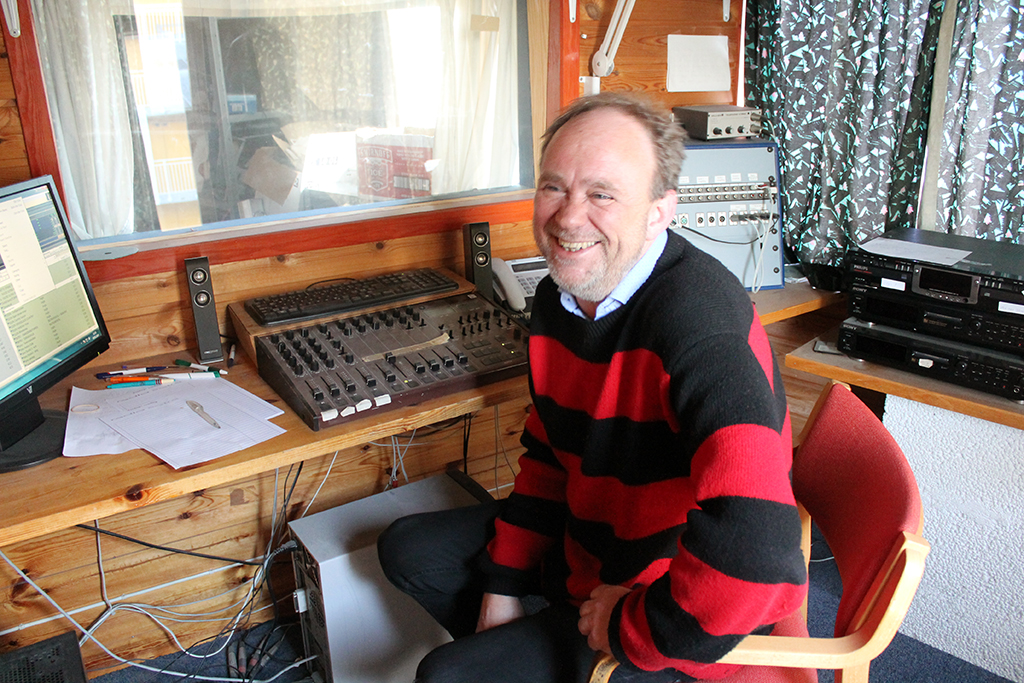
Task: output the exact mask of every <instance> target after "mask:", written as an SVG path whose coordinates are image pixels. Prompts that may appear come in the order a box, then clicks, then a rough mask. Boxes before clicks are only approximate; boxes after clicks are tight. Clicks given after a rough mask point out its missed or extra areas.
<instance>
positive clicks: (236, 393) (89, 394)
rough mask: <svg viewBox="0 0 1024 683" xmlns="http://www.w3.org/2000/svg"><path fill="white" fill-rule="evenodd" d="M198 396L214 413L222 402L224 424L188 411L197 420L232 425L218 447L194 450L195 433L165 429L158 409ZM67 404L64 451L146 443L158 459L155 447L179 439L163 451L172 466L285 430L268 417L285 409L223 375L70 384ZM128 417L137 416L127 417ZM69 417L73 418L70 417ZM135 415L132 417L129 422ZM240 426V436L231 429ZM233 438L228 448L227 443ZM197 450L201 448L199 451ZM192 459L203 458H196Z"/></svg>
mask: <svg viewBox="0 0 1024 683" xmlns="http://www.w3.org/2000/svg"><path fill="white" fill-rule="evenodd" d="M190 399H191V400H194V401H198V402H199V403H200V404H202V405H203V406H204V408H206V409H207V412H210V414H211V415H212V414H213V413H212V412H211V411H212V406H213V405H214V404H215V403H218V404H221V405H223V410H222V414H223V415H224V417H225V421H224V422H222V421H221V420H220V418H215V419H217V421H218V422H219V423H220V424H221V425H222V427H221V429H219V430H218V429H216V428H214V427H211V426H210V425H209V424H207V423H206V422H205V421H203V420H202V418H200V417H199V416H198V415H196V414H195V413H192V411H191V410H189V413H191V417H192V418H197V419H199V421H200V422H202V423H203V424H204V425H206V426H207V427H210V429H211V430H214V431H217V432H222V431H223V430H224V429H225V428H226V427H225V422H230V426H231V427H232V429H231V430H229V431H231V432H232V436H231V437H225V436H224V435H223V434H221V435H219V436H218V438H217V439H216V440H217V441H218V442H219V443H220V444H221V445H220V446H218V447H217V448H204V449H198V450H197V449H194V448H187V447H189V446H190V445H193V446H194V445H195V439H194V436H193V435H192V434H191V433H190V432H188V431H187V430H173V429H167V428H166V421H165V420H164V419H163V418H162V417H161V412H162V411H163V412H167V410H168V409H170V408H173V407H174V406H175V405H180V406H184V405H185V401H186V400H190ZM80 404H85V405H89V406H95V407H96V409H95V410H91V411H90V412H82V413H79V412H76V411H75V410H74V407H75V406H76V405H80ZM71 407H72V410H71V412H70V413H69V419H68V429H67V431H66V432H65V436H64V444H65V446H64V447H65V451H64V454H65V455H69V456H82V455H98V454H100V453H123V452H125V451H128V450H131V449H133V448H145V449H146V450H148V451H150V452H152V453H153V454H154V455H156V456H157V457H159V458H161V459H162V460H165V461H166V460H167V459H166V458H164V457H163V455H161V453H158V452H156V451H155V450H154V448H165V447H167V446H166V444H167V442H169V441H170V442H174V441H179V442H181V443H179V444H178V447H177V448H173V447H172V448H170V449H169V450H168V451H167V454H168V456H169V457H171V459H173V460H175V462H170V461H168V464H170V465H171V466H172V467H175V468H178V467H184V466H186V465H185V464H178V463H179V462H186V461H189V462H187V464H196V463H197V462H204V461H205V460H210V459H213V458H216V457H220V456H221V455H226V454H227V453H232V452H234V451H235V450H239V449H241V448H248V447H249V446H251V445H255V444H257V443H260V442H261V441H265V440H267V439H269V438H271V437H273V436H276V435H277V434H280V433H282V432H283V431H284V430H283V429H281V428H280V427H277V426H276V425H274V424H272V423H270V422H267V420H269V419H270V418H272V417H276V416H277V415H280V414H281V413H283V412H284V411H283V410H281V409H280V408H278V407H276V406H273V405H271V404H270V403H267V402H266V401H264V400H263V399H261V398H259V397H258V396H255V395H253V394H251V393H250V392H248V391H246V390H245V389H242V388H241V387H238V386H236V385H234V384H232V383H231V382H229V381H228V380H226V379H223V378H221V379H216V380H213V381H204V382H193V381H188V380H182V381H180V382H175V383H174V384H167V385H161V386H151V387H137V388H131V389H105V390H101V391H88V390H85V389H79V388H77V387H74V388H73V389H72V392H71ZM127 416H137V417H135V418H133V419H129V418H128V417H127ZM72 419H73V420H74V421H72ZM133 420H134V421H133ZM239 430H240V431H242V436H241V437H239V435H238V434H236V433H234V432H237V431H239ZM229 441H230V442H233V443H234V445H233V446H232V447H231V449H230V450H226V451H225V452H221V451H224V449H225V448H227V447H228V445H227V442H229ZM182 450H190V451H192V455H190V456H187V457H184V458H183V457H182V456H181V455H180V452H181V451H182ZM200 451H201V452H200ZM196 458H201V459H199V460H196Z"/></svg>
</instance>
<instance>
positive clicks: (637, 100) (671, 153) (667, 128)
mask: <svg viewBox="0 0 1024 683" xmlns="http://www.w3.org/2000/svg"><path fill="white" fill-rule="evenodd" d="M605 107H610V108H612V109H615V110H617V111H620V112H622V113H623V114H625V115H626V116H629V117H631V118H633V119H634V120H635V121H636V122H637V123H639V124H640V125H642V126H643V127H644V129H645V130H646V131H647V133H648V135H649V136H650V138H651V144H653V145H654V154H655V159H656V168H655V171H654V178H653V179H652V181H651V199H652V200H655V199H658V198H660V197H662V196H664V195H665V193H666V192H668V191H669V190H672V191H675V190H676V188H677V187H678V186H679V171H680V169H681V168H682V165H683V158H684V156H685V154H684V152H683V148H684V142H683V141H684V140H685V138H686V134H685V133H684V132H683V127H682V126H681V125H679V124H678V123H676V121H675V119H674V118H673V117H672V114H671V113H670V112H668V111H666V110H665V109H664V107H662V106H660V105H658V104H655V103H654V102H653V101H651V100H649V99H646V98H643V97H640V96H639V95H634V94H632V93H618V92H602V93H598V94H596V95H589V96H586V97H581V98H579V99H577V100H575V101H573V102H572V103H571V104H569V106H568V107H566V108H565V110H564V111H562V113H561V114H559V116H558V118H556V119H555V120H554V121H553V122H552V123H551V125H550V126H548V129H547V130H546V131H545V132H544V135H543V137H542V138H541V140H542V144H541V148H540V155H541V160H542V161H543V159H544V154H545V153H546V152H547V149H548V145H549V144H550V143H551V138H553V137H554V136H555V133H557V132H558V129H559V128H561V127H562V126H564V125H565V124H567V123H568V122H569V121H571V120H573V119H574V118H576V117H577V116H579V115H580V114H585V113H587V112H589V111H594V110H597V109H602V108H605Z"/></svg>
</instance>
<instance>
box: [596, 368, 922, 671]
mask: <svg viewBox="0 0 1024 683" xmlns="http://www.w3.org/2000/svg"><path fill="white" fill-rule="evenodd" d="M793 492H794V494H795V495H796V498H797V501H798V502H799V504H800V509H801V517H802V519H803V547H804V557H805V558H809V557H810V528H811V519H813V520H814V521H815V523H816V524H817V526H818V528H819V530H820V531H821V533H822V535H823V536H824V538H825V540H826V541H827V542H828V545H829V548H830V549H831V550H832V553H833V555H834V556H835V561H836V565H837V567H838V569H839V575H840V578H841V579H842V583H843V594H842V597H841V599H840V601H839V609H838V612H837V614H836V625H835V635H834V637H832V638H811V637H809V635H808V632H807V614H806V604H805V605H804V609H802V610H797V612H796V613H794V614H792V615H790V616H789V617H787V618H786V619H784V620H783V621H781V622H779V624H777V625H776V627H775V629H774V631H773V632H772V633H771V635H767V636H756V635H752V636H748V637H747V638H745V639H744V640H743V641H742V642H740V644H739V645H738V646H737V647H736V648H735V649H733V650H732V651H731V652H729V653H728V654H727V655H726V656H725V657H723V658H722V659H721V660H719V661H721V662H724V663H731V664H742V665H744V667H743V668H742V669H740V671H738V672H737V673H736V674H734V675H733V676H730V677H728V678H725V679H721V680H724V681H727V682H728V683H740V682H742V683H768V682H779V683H781V682H783V681H785V682H791V681H792V682H796V681H806V682H808V683H817V680H818V674H817V670H818V669H835V670H836V677H835V680H836V682H837V683H866V682H867V680H868V669H869V667H870V665H871V660H873V659H874V658H875V657H877V656H878V655H879V654H881V652H882V651H883V650H884V649H885V648H886V647H888V645H889V643H890V642H891V641H892V639H893V637H894V636H895V635H896V631H897V629H899V627H900V624H901V623H902V622H903V618H904V617H905V616H906V614H907V610H908V609H909V607H910V602H911V600H913V598H914V594H915V593H916V592H917V587H918V585H919V584H920V582H921V576H922V575H923V574H924V560H925V556H926V555H927V554H928V550H929V545H928V542H927V541H926V540H925V539H924V538H922V537H921V535H920V534H921V528H922V516H921V495H920V492H919V491H918V488H917V482H916V480H915V479H914V474H913V472H911V470H910V465H909V463H907V459H906V457H905V456H904V455H903V451H902V450H900V447H899V446H898V445H897V444H896V442H895V441H894V440H893V438H892V436H891V435H890V434H889V432H888V430H886V428H885V426H884V425H883V424H882V423H881V421H880V420H879V419H878V418H877V417H875V415H874V414H873V413H872V412H871V411H870V410H869V409H868V408H867V406H865V405H864V404H863V403H862V402H861V401H860V399H858V398H857V397H856V396H854V395H853V393H852V392H851V391H850V388H849V387H848V386H846V385H844V384H840V383H831V384H829V385H827V386H826V387H825V389H824V390H823V391H822V393H821V396H820V397H819V398H818V400H817V402H816V403H815V406H814V408H813V409H812V411H811V416H810V417H809V419H808V421H807V424H806V426H805V427H804V430H803V432H802V433H801V435H800V438H799V439H798V445H797V447H796V449H795V455H794V458H793ZM615 666H617V663H616V662H615V660H614V658H612V657H611V655H607V654H604V653H599V654H598V656H597V657H595V664H594V670H593V671H592V673H591V678H590V681H591V683H606V682H607V681H608V680H609V678H610V676H611V674H612V672H613V671H614V669H615Z"/></svg>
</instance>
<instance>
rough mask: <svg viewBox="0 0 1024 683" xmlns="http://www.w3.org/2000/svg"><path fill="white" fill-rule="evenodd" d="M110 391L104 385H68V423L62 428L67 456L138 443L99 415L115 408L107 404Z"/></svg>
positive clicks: (125, 448)
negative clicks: (100, 387)
mask: <svg viewBox="0 0 1024 683" xmlns="http://www.w3.org/2000/svg"><path fill="white" fill-rule="evenodd" d="M112 394H113V392H111V391H107V390H105V389H100V390H98V391H90V390H89V389H79V388H78V387H71V403H70V405H69V408H68V424H67V427H66V428H65V429H64V450H63V453H64V455H65V456H67V457H69V458H77V457H81V456H86V455H101V454H116V453H126V452H128V451H130V450H134V449H136V448H142V446H140V445H139V444H137V443H135V442H133V441H130V440H129V439H127V438H125V437H124V436H122V435H121V434H120V433H118V432H117V431H116V430H114V429H113V428H111V427H110V426H108V425H107V423H105V422H104V421H103V420H101V419H100V416H101V415H103V414H104V413H108V414H109V412H110V411H111V410H116V411H118V412H120V409H119V408H116V407H113V406H111V405H109V404H108V402H107V399H109V398H111V396H112Z"/></svg>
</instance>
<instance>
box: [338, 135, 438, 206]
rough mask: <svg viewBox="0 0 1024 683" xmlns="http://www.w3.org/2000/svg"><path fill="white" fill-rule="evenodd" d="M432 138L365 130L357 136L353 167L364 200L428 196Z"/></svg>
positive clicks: (432, 154)
mask: <svg viewBox="0 0 1024 683" xmlns="http://www.w3.org/2000/svg"><path fill="white" fill-rule="evenodd" d="M433 158H434V139H433V138H432V137H429V136H426V135H405V134H397V133H376V132H373V133H364V132H360V133H358V134H357V136H356V171H357V175H358V179H359V198H360V199H361V200H363V201H382V200H387V199H408V198H410V197H429V196H430V193H431V192H430V171H429V170H427V169H428V168H429V167H430V164H429V162H430V161H431V160H432V159H433Z"/></svg>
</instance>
